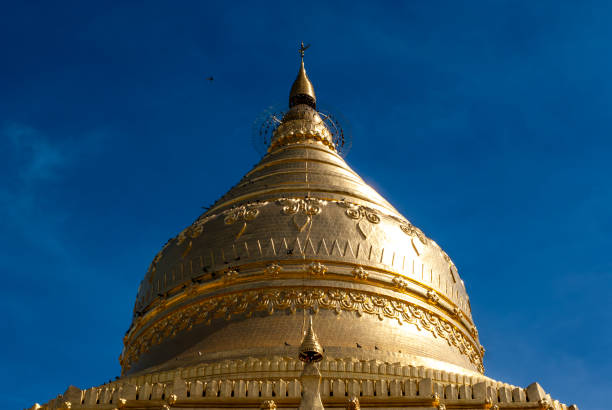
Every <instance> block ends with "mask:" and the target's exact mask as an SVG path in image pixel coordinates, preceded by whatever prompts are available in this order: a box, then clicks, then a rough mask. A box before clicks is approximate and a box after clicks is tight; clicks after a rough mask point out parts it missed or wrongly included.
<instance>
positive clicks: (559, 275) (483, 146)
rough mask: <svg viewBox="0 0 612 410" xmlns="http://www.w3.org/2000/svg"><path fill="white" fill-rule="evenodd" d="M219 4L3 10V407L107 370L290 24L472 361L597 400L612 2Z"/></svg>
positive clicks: (238, 138) (241, 148)
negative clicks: (142, 292)
mask: <svg viewBox="0 0 612 410" xmlns="http://www.w3.org/2000/svg"><path fill="white" fill-rule="evenodd" d="M229 4H230V3H227V5H226V3H225V2H210V3H206V2H193V3H190V2H158V1H148V2H121V3H119V2H114V3H113V2H98V3H94V2H68V1H66V2H61V3H58V2H38V1H28V2H18V3H17V2H15V3H12V4H9V3H4V4H3V5H2V7H1V12H0V53H1V57H2V63H1V64H0V91H1V92H0V152H2V158H3V161H0V178H1V179H0V215H1V217H0V218H2V219H1V220H0V238H2V246H0V274H1V275H2V280H3V283H4V289H5V291H4V297H3V298H2V299H1V301H0V308H2V311H3V312H5V319H4V320H3V321H2V334H3V335H4V337H3V338H2V340H1V341H0V351H2V352H3V357H2V363H3V365H2V368H3V372H1V374H0V383H1V384H2V386H4V389H5V390H6V391H10V392H11V394H9V395H8V396H7V397H6V398H5V399H4V401H3V403H5V404H3V406H5V405H6V406H8V407H9V408H21V407H26V406H30V405H32V404H33V403H34V402H41V403H42V402H45V401H47V400H49V399H51V398H53V397H54V396H55V395H57V394H58V393H61V392H63V391H64V390H65V389H66V387H67V386H68V385H69V384H76V385H78V386H79V387H81V388H88V387H90V386H92V385H98V384H101V383H103V382H105V381H107V380H108V379H110V378H114V376H116V375H118V374H119V373H120V368H119V364H118V360H117V357H118V355H119V353H120V351H121V348H122V337H123V334H124V332H125V330H126V329H127V328H128V326H129V324H130V319H131V311H132V307H133V302H134V297H135V294H136V289H137V287H138V283H139V281H140V280H141V278H142V277H143V275H144V273H145V271H146V269H147V267H148V266H149V263H150V261H151V259H152V258H153V256H154V255H155V254H156V253H157V251H158V250H159V249H160V247H161V246H162V244H163V243H164V242H165V241H166V240H167V239H168V238H170V237H172V236H174V235H176V234H177V233H178V232H179V231H180V230H181V229H182V228H183V227H184V226H186V225H188V224H189V223H191V221H192V220H193V219H195V218H196V217H197V216H198V215H199V213H200V212H201V206H206V205H209V204H210V203H212V202H213V201H214V200H215V199H217V198H218V197H219V196H220V195H221V194H223V193H224V192H226V191H227V190H228V189H229V187H230V186H232V185H233V184H235V183H236V182H237V181H238V180H239V179H240V177H241V176H242V175H243V174H244V173H245V172H247V171H248V170H249V169H250V168H251V167H252V165H253V164H254V163H256V162H257V161H258V158H259V156H258V154H257V152H256V151H255V150H254V149H253V146H252V143H251V125H252V123H253V121H254V119H255V118H256V117H257V116H258V115H259V114H260V113H261V112H262V111H263V110H264V109H265V108H266V107H267V106H270V105H275V104H284V103H285V102H286V101H287V95H288V92H289V88H290V85H291V82H292V81H293V79H294V78H295V74H296V72H297V68H298V54H297V47H298V45H299V42H300V41H305V42H306V43H311V44H312V47H311V48H310V49H309V50H308V51H307V54H308V55H307V59H306V63H307V70H308V73H309V76H310V78H311V79H312V81H313V83H314V85H315V88H316V91H317V97H318V100H319V102H320V103H321V104H323V105H327V106H330V107H335V108H336V109H338V110H339V111H340V112H341V113H342V115H343V116H344V117H345V118H346V119H347V120H348V122H349V123H350V128H351V129H352V133H353V148H352V150H351V152H350V153H349V155H348V157H347V161H348V162H349V164H350V165H351V166H352V167H353V168H354V169H355V170H356V171H357V172H359V173H360V174H361V175H362V177H363V178H364V179H365V180H366V181H367V182H368V183H370V184H372V185H373V186H374V187H375V188H376V189H377V190H379V192H380V193H381V194H383V195H384V196H385V197H386V198H387V199H388V200H389V201H390V202H391V203H392V204H394V205H395V206H396V207H397V208H398V209H399V210H400V211H401V212H402V213H403V214H404V215H405V216H406V217H407V218H408V219H409V220H411V221H412V222H413V223H414V224H416V225H417V226H419V227H420V228H422V229H423V230H424V231H425V232H426V233H427V234H428V235H429V236H430V237H432V238H433V239H435V240H436V241H437V242H438V243H439V244H440V245H441V246H442V247H443V248H444V249H445V250H446V251H447V252H448V254H449V255H450V256H451V258H452V259H453V260H454V261H455V263H456V264H457V266H458V268H459V272H460V274H461V275H462V278H463V279H464V280H465V283H466V285H467V288H468V292H469V294H470V296H471V304H472V308H473V314H474V319H475V321H476V324H477V326H478V328H479V331H480V338H481V342H482V344H483V345H484V346H485V348H486V349H487V353H486V355H485V368H486V373H487V375H489V376H491V377H493V378H496V379H500V380H503V381H505V382H508V383H512V384H516V385H521V386H526V385H528V384H529V383H531V382H533V381H538V382H539V383H540V384H542V386H543V387H544V389H545V390H546V391H547V392H549V393H551V395H552V396H553V397H554V398H557V399H559V400H561V401H563V402H565V403H568V404H570V403H577V404H578V405H579V406H580V408H582V409H603V408H604V407H602V406H604V405H605V404H604V403H605V402H606V401H608V398H607V393H608V392H610V391H612V381H611V380H612V379H611V378H610V374H611V373H612V355H611V354H610V353H611V352H612V346H611V344H612V342H611V340H612V330H611V328H610V326H611V324H612V313H611V312H612V309H611V306H610V296H611V295H610V293H611V289H612V286H611V285H612V261H611V257H610V254H611V252H610V249H611V247H612V238H611V233H612V213H611V212H610V209H611V208H612V186H611V182H610V174H611V171H612V165H611V163H610V161H611V159H610V153H611V151H612V142H611V138H610V136H611V134H612V118H611V116H610V111H611V110H610V108H611V107H610V101H611V100H612V99H611V97H612V76H611V75H610V73H611V72H612V59H611V58H610V39H611V38H612V26H611V25H610V24H609V22H610V19H611V18H612V3H610V2H606V1H601V2H594V1H582V2H570V1H537V2H534V1H518V0H517V1H486V2H479V1H472V2H455V1H443V2H440V1H427V2H425V1H423V2H416V1H414V2H407V3H397V2H387V3H385V4H373V2H367V3H366V2H363V3H360V2H353V1H351V2H334V3H333V4H327V3H323V2H321V3H318V2H300V3H289V2H278V3H272V2H270V3H267V2H248V3H247V2H244V3H241V2H231V6H230V5H229ZM208 76H214V78H215V80H214V81H213V82H212V83H210V82H208V81H207V80H206V78H207V77H208ZM604 397H605V398H604Z"/></svg>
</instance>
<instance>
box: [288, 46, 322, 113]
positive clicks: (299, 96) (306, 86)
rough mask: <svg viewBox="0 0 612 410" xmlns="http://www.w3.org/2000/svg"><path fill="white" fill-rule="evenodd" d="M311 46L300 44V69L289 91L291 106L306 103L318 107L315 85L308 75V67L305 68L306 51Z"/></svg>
mask: <svg viewBox="0 0 612 410" xmlns="http://www.w3.org/2000/svg"><path fill="white" fill-rule="evenodd" d="M308 47H310V44H309V45H307V46H305V47H304V43H303V42H302V44H301V45H300V57H301V64H300V71H298V75H297V78H296V79H295V81H294V82H293V85H292V86H291V92H290V93H289V108H291V107H294V106H296V105H298V104H306V105H309V106H311V107H312V108H316V105H317V97H316V96H315V92H314V87H313V86H312V83H311V82H310V80H309V79H308V76H307V75H306V69H305V68H304V51H306V49H307V48H308Z"/></svg>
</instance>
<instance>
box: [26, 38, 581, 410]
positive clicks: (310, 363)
mask: <svg viewBox="0 0 612 410" xmlns="http://www.w3.org/2000/svg"><path fill="white" fill-rule="evenodd" d="M304 49H305V48H304V47H303V45H302V47H301V49H300V53H301V57H302V58H301V64H300V68H299V72H298V75H297V79H296V80H295V82H294V83H293V86H292V87H291V91H290V96H289V110H288V111H287V112H286V114H285V115H284V116H283V117H282V119H280V121H279V122H280V123H279V124H278V126H277V127H276V129H275V131H274V133H273V136H272V139H271V142H270V144H269V147H268V151H267V154H266V155H265V156H264V157H263V158H262V159H261V161H260V162H259V163H258V164H257V165H256V166H255V167H254V168H253V169H252V170H251V171H249V172H248V173H247V174H246V175H245V176H244V177H243V178H242V180H241V181H240V182H239V183H238V184H237V185H236V186H234V187H233V188H231V189H230V190H229V192H227V193H226V194H225V195H223V197H221V198H220V199H219V200H218V201H217V202H216V203H215V204H214V205H213V206H212V207H211V208H210V209H208V210H207V211H206V212H205V213H204V214H202V215H201V216H200V217H199V218H198V219H197V220H196V221H195V222H193V223H192V224H191V225H189V226H187V227H186V228H185V229H183V230H182V231H181V232H180V233H179V234H178V235H177V236H176V237H175V238H173V239H171V240H170V241H168V243H166V244H165V245H164V247H163V248H162V249H161V250H160V251H159V253H158V254H157V255H156V256H155V258H154V259H153V262H152V263H151V265H150V267H149V269H148V271H147V273H146V275H145V277H144V279H143V280H142V283H141V284H140V287H139V289H138V295H137V298H136V303H135V306H134V315H133V322H132V324H131V326H130V328H129V330H128V331H127V333H126V335H125V337H124V350H123V352H122V353H121V356H120V363H121V367H122V376H121V377H120V378H119V379H118V380H115V381H113V382H109V383H107V384H104V385H102V386H95V387H91V388H88V389H85V390H82V389H80V388H77V387H74V386H71V387H69V388H68V389H67V390H66V392H65V393H63V394H61V395H59V396H58V397H57V398H55V399H53V400H51V401H49V402H48V403H46V404H45V405H43V406H42V408H44V409H64V408H72V409H115V408H126V409H127V408H129V409H173V408H182V409H201V408H207V409H220V408H238V409H247V408H249V409H250V408H268V409H273V408H279V409H280V408H282V409H298V408H299V409H322V408H353V409H356V408H361V407H363V408H373V409H374V408H375V409H399V408H413V409H414V408H418V409H445V408H446V409H557V410H561V409H563V410H566V409H572V410H576V409H577V407H576V406H575V405H572V406H566V405H564V404H562V403H559V402H558V401H556V400H554V399H552V398H551V397H550V395H548V394H547V393H546V392H545V391H544V390H543V389H542V387H541V386H540V385H539V384H537V383H533V384H531V385H530V386H528V387H526V388H522V387H517V386H512V385H509V384H507V383H503V382H500V381H496V380H493V379H491V378H488V377H486V376H485V375H484V367H483V354H484V348H483V347H482V346H481V345H480V342H479V340H478V331H477V329H476V325H475V323H474V321H473V319H472V312H471V309H470V301H469V297H468V295H467V293H466V288H465V285H464V283H463V281H462V280H461V277H460V276H459V272H458V271H457V268H456V266H455V265H454V264H453V262H452V260H451V259H450V258H449V256H448V255H447V254H446V253H445V252H444V251H443V250H442V249H441V248H440V247H439V246H438V245H437V244H436V242H434V241H433V240H432V239H430V238H429V237H427V235H425V234H424V233H423V231H421V230H420V229H419V228H417V227H416V226H414V225H413V224H411V223H410V222H409V221H408V220H407V219H406V218H405V217H404V216H403V215H401V214H400V213H399V212H398V211H397V210H396V209H395V208H394V207H393V206H392V205H391V204H390V203H389V202H387V201H386V200H385V199H384V198H383V197H382V196H380V195H379V194H378V193H377V192H376V191H375V190H374V189H372V188H371V187H370V186H368V185H367V184H366V183H365V182H364V181H363V180H362V179H361V178H360V177H359V175H357V174H356V173H355V172H354V171H353V170H352V169H351V168H350V167H349V166H348V165H347V163H346V162H345V160H344V159H343V158H342V157H341V156H340V155H339V154H338V152H337V146H336V144H335V143H334V140H333V138H332V134H331V132H330V130H329V129H328V127H327V126H326V123H325V121H323V119H322V118H321V116H320V114H319V112H318V111H317V99H316V95H315V91H314V87H313V85H312V83H311V81H310V80H309V78H308V76H307V75H306V70H305V67H304ZM32 408H33V409H35V408H41V406H39V405H38V404H36V405H35V406H33V407H32Z"/></svg>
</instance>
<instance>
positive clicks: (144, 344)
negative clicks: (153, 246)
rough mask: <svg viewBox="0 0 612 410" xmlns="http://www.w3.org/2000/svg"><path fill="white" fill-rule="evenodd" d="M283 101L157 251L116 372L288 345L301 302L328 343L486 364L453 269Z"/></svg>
mask: <svg viewBox="0 0 612 410" xmlns="http://www.w3.org/2000/svg"><path fill="white" fill-rule="evenodd" d="M317 118H318V115H317V113H316V111H314V109H313V108H311V107H310V106H307V105H305V104H298V105H296V106H293V107H292V108H291V110H290V111H289V113H288V114H287V115H286V116H285V119H284V120H283V123H282V124H281V125H280V126H279V127H278V129H277V131H276V134H275V135H274V137H273V142H272V144H271V148H270V151H269V152H268V154H267V155H266V156H265V157H264V158H263V159H262V160H261V161H260V163H259V164H258V165H256V166H255V168H253V170H251V171H250V172H248V173H247V174H246V175H245V177H244V178H243V179H242V180H241V181H240V182H239V183H238V184H237V185H236V186H235V187H233V188H232V189H230V191H229V192H228V193H227V194H226V195H224V196H223V197H222V198H221V199H220V200H219V201H217V203H216V204H215V205H214V206H213V207H212V208H211V209H210V210H209V211H207V212H206V213H204V214H203V215H202V216H201V217H200V218H198V219H197V220H196V221H195V222H194V223H193V224H192V225H191V226H189V227H187V228H186V229H185V230H183V231H182V232H181V233H180V234H179V235H178V236H177V237H176V238H174V239H172V240H170V241H169V242H168V243H167V244H166V245H165V246H164V248H163V249H162V250H161V251H160V252H159V254H158V255H157V256H156V257H155V259H154V261H153V262H152V264H151V267H150V268H149V271H148V272H147V274H146V276H145V278H144V280H143V282H142V284H141V286H140V289H139V292H138V296H137V300H136V305H135V309H134V321H133V324H132V326H131V327H130V329H129V331H128V333H127V335H126V337H125V349H124V352H123V353H122V356H121V358H120V360H121V364H122V367H123V371H124V373H127V374H137V373H139V372H141V371H145V370H146V371H151V370H155V369H169V368H173V367H178V366H186V365H189V364H193V363H196V362H201V361H209V362H210V361H219V360H225V359H235V358H242V357H257V356H267V357H269V356H274V355H276V356H292V357H295V356H296V354H297V348H298V345H299V343H300V340H301V338H302V331H303V325H304V321H303V319H304V316H303V312H304V310H309V311H311V312H314V313H315V315H314V327H315V330H316V332H317V335H318V337H319V341H320V343H321V345H322V346H323V347H324V348H325V351H326V354H327V355H331V356H334V357H347V358H348V357H351V358H358V359H359V360H388V361H389V360H393V361H396V362H401V363H403V364H421V365H425V364H426V365H428V366H430V367H434V368H440V369H445V370H449V369H450V370H452V371H457V372H463V373H472V372H482V371H483V368H482V348H481V346H480V344H479V342H478V335H477V331H476V328H475V326H474V324H473V322H472V318H471V312H470V307H469V302H468V297H467V294H466V292H465V287H464V285H463V281H462V280H461V279H460V278H459V275H458V273H457V270H456V268H455V266H454V264H453V263H452V262H451V260H450V259H449V258H448V256H447V255H446V253H444V251H442V250H441V249H440V248H439V247H438V245H437V244H436V243H435V242H433V241H432V240H431V239H429V238H427V237H426V236H425V235H424V234H423V233H422V232H421V230H419V229H418V228H416V227H414V226H413V225H412V224H410V223H409V222H408V221H407V220H406V219H405V218H404V217H403V216H402V215H400V214H399V213H398V212H397V211H396V210H395V208H393V206H391V205H390V204H389V203H388V202H387V201H386V200H385V199H384V198H382V197H381V196H380V195H379V194H378V193H377V192H376V191H375V190H374V189H372V188H371V187H370V186H368V185H367V184H365V183H364V181H363V180H362V179H361V178H360V177H359V176H358V175H357V174H356V173H355V172H354V171H353V170H352V169H351V168H350V167H349V166H348V165H347V164H346V162H345V161H344V159H343V158H341V157H340V156H339V155H338V154H337V153H336V152H335V150H334V146H333V143H332V142H331V138H330V134H329V131H328V130H327V129H326V128H325V125H324V124H323V122H322V121H320V118H318V119H317Z"/></svg>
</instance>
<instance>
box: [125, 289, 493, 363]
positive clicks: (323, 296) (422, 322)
mask: <svg viewBox="0 0 612 410" xmlns="http://www.w3.org/2000/svg"><path fill="white" fill-rule="evenodd" d="M298 309H312V310H313V311H315V312H316V311H318V310H319V309H328V310H332V311H335V312H336V313H340V312H342V311H349V312H356V313H357V314H358V315H362V314H364V313H366V314H371V315H376V316H377V317H378V318H379V319H380V320H383V319H384V318H389V319H395V320H397V321H398V322H399V323H408V324H413V325H415V326H416V327H417V329H419V330H427V331H429V332H431V334H432V335H433V336H435V337H441V338H443V339H444V340H446V342H447V343H448V344H449V345H450V346H454V347H456V348H457V349H458V350H459V352H460V353H461V354H463V355H464V356H466V357H467V358H468V359H469V361H470V362H471V363H472V364H474V366H476V368H477V369H478V370H479V371H480V372H484V367H483V364H482V349H481V348H480V347H479V346H476V345H475V344H474V343H473V342H472V341H471V340H470V339H469V338H468V337H466V335H464V334H463V333H462V332H461V330H459V329H458V328H457V327H456V326H454V325H453V324H452V323H450V322H449V321H447V320H446V319H444V318H443V317H441V316H439V315H438V314H436V313H433V312H431V311H429V310H427V309H425V308H423V307H421V306H417V305H415V304H412V303H410V302H407V301H403V300H399V299H395V298H392V297H389V296H382V295H378V294H372V293H368V292H364V291H359V290H350V289H337V288H324V287H306V288H294V287H279V288H264V289H256V290H249V291H242V292H240V293H231V294H225V295H217V296H213V297H210V298H206V299H204V300H200V301H197V302H194V303H192V304H190V305H187V306H185V307H182V308H180V309H177V310H175V311H172V312H169V313H168V314H167V315H165V316H164V317H161V318H160V319H158V320H157V321H156V322H155V323H154V324H152V325H151V326H149V327H148V328H146V329H144V330H143V331H141V332H138V333H137V334H134V335H132V336H130V337H128V338H126V340H125V349H124V352H123V353H122V355H121V357H120V358H119V361H120V363H121V366H122V370H123V372H126V371H127V370H128V369H129V368H130V367H131V365H132V364H133V363H134V362H136V361H137V360H138V358H139V357H140V356H141V355H142V354H144V353H146V352H147V351H148V350H149V349H150V348H151V347H152V346H154V345H158V344H160V343H162V342H163V341H164V340H165V339H168V338H171V337H174V336H175V335H177V334H178V333H179V332H182V331H184V330H189V329H191V328H192V327H193V326H194V325H196V324H200V323H206V324H210V323H211V321H212V319H215V318H225V319H226V320H230V319H231V318H232V317H233V316H235V315H245V316H247V317H248V316H251V315H252V314H253V313H254V312H268V313H269V314H272V313H274V312H275V311H290V312H295V311H296V310H298Z"/></svg>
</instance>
